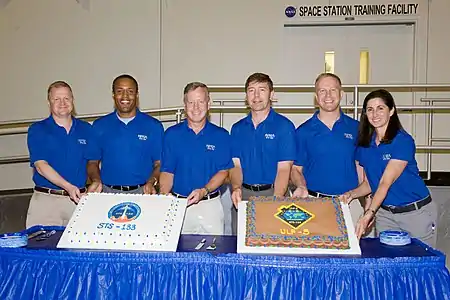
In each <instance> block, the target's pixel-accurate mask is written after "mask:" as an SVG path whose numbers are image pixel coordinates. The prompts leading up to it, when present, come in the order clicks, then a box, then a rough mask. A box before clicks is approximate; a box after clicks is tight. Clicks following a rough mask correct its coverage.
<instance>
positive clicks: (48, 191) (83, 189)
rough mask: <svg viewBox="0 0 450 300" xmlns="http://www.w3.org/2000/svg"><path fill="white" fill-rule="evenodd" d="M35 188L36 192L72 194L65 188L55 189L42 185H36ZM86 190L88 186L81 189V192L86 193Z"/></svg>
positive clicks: (60, 194)
mask: <svg viewBox="0 0 450 300" xmlns="http://www.w3.org/2000/svg"><path fill="white" fill-rule="evenodd" d="M34 190H35V191H36V192H41V193H46V194H52V195H59V196H70V195H69V193H68V192H66V191H65V190H54V189H49V188H45V187H42V186H35V187H34ZM84 192H86V188H85V187H84V188H81V189H80V193H82V194H83V193H84Z"/></svg>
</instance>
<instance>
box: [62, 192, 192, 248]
mask: <svg viewBox="0 0 450 300" xmlns="http://www.w3.org/2000/svg"><path fill="white" fill-rule="evenodd" d="M186 205H187V201H186V199H178V198H175V197H171V196H161V195H133V194H108V193H89V194H88V195H86V196H83V197H82V198H81V200H80V202H79V203H78V206H77V208H76V210H75V212H74V213H73V215H72V218H71V219H70V221H69V224H68V225H67V227H66V229H65V230H64V233H63V235H62V236H61V239H60V241H59V243H58V246H57V247H58V248H67V249H111V250H140V251H169V252H175V251H176V249H177V245H178V239H179V236H180V233H181V226H182V224H183V219H184V214H185V211H186Z"/></svg>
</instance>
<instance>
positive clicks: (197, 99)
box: [160, 82, 233, 235]
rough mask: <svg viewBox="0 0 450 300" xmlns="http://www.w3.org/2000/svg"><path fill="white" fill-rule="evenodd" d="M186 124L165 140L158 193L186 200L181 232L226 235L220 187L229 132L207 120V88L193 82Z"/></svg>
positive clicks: (226, 167) (226, 164) (227, 159)
mask: <svg viewBox="0 0 450 300" xmlns="http://www.w3.org/2000/svg"><path fill="white" fill-rule="evenodd" d="M183 94H184V109H185V112H186V117H187V118H186V120H185V121H183V122H181V123H180V124H177V125H174V126H172V127H170V128H168V129H167V131H166V133H165V135H164V143H163V154H162V165H161V182H160V189H161V190H160V192H161V194H169V193H171V194H173V195H174V196H175V197H179V198H187V201H188V208H187V210H186V215H185V218H184V223H183V228H182V232H183V233H191V234H216V235H221V234H223V232H224V212H223V207H222V203H221V200H220V192H219V188H220V187H221V186H222V184H223V183H224V181H225V179H226V178H227V177H228V170H229V169H231V168H232V167H233V162H232V160H231V148H230V137H229V134H228V132H227V131H226V130H225V129H223V128H221V127H218V126H216V125H214V124H212V123H210V122H209V121H208V111H209V107H210V103H211V102H210V97H209V91H208V87H207V86H206V85H205V84H203V83H201V82H192V83H189V84H188V85H186V87H185V88H184V93H183Z"/></svg>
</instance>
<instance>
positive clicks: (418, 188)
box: [342, 89, 437, 247]
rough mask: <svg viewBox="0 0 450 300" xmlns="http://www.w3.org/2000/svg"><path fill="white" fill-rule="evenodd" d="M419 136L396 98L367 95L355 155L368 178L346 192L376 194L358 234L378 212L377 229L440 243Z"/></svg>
mask: <svg viewBox="0 0 450 300" xmlns="http://www.w3.org/2000/svg"><path fill="white" fill-rule="evenodd" d="M415 151H416V146H415V142H414V139H413V138H412V136H411V135H409V134H408V133H407V132H406V131H405V130H404V129H403V127H402V125H401V123H400V120H399V117H398V115H397V109H396V107H395V102H394V98H393V97H392V95H391V94H390V93H389V92H388V91H386V90H382V89H381V90H376V91H373V92H371V93H369V94H368V95H367V96H366V98H365V99H364V103H363V110H362V113H361V119H360V125H359V137H358V149H357V153H356V159H357V160H358V161H359V164H360V165H361V166H363V168H364V171H365V180H364V181H363V183H362V184H361V185H360V186H359V187H358V188H356V189H354V190H351V191H348V192H347V193H345V194H344V195H343V196H342V199H343V200H344V201H345V202H350V201H351V200H352V199H356V198H358V197H361V196H365V195H368V194H369V193H372V200H371V201H369V202H368V203H367V204H366V209H365V213H364V215H363V216H362V217H361V218H360V219H359V221H358V224H357V227H356V234H357V235H358V237H361V236H362V235H363V234H364V233H365V232H366V230H367V228H368V227H370V226H369V225H370V223H371V222H372V221H373V219H374V217H375V215H376V219H375V226H376V231H377V232H378V233H379V232H382V231H384V230H403V231H407V232H409V234H410V235H411V237H415V238H418V239H420V240H421V241H423V242H424V243H426V244H428V245H430V246H432V247H435V245H436V236H437V233H436V220H437V209H436V205H435V203H434V201H432V200H431V196H430V192H429V190H428V188H427V186H426V185H425V183H424V182H423V180H422V178H421V177H420V176H419V169H418V167H417V162H416V159H415Z"/></svg>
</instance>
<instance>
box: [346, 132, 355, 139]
mask: <svg viewBox="0 0 450 300" xmlns="http://www.w3.org/2000/svg"><path fill="white" fill-rule="evenodd" d="M344 136H345V138H346V139H350V140H353V134H351V133H344Z"/></svg>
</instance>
